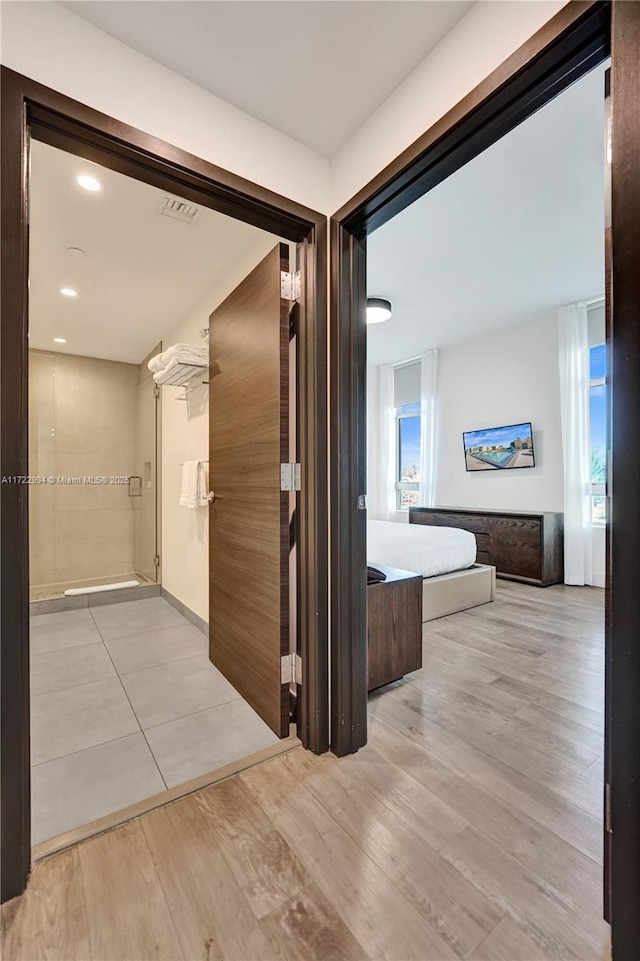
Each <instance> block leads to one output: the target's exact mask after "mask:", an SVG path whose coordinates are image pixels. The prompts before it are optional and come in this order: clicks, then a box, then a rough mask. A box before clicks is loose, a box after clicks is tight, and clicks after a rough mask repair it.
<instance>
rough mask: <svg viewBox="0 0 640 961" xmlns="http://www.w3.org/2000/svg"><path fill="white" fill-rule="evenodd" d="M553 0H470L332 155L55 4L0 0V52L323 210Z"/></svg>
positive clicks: (451, 99)
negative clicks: (470, 5)
mask: <svg viewBox="0 0 640 961" xmlns="http://www.w3.org/2000/svg"><path fill="white" fill-rule="evenodd" d="M562 6H564V0H509V2H502V0H500V2H495V0H479V2H478V3H476V5H475V6H474V7H473V8H472V9H471V10H470V11H469V13H468V14H467V15H466V16H465V17H463V19H462V20H461V21H460V22H459V23H458V24H457V25H456V27H455V28H454V29H453V30H452V31H451V33H450V34H448V35H447V36H446V37H445V38H444V39H443V40H442V42H441V43H440V44H438V46H437V47H436V48H435V49H434V50H433V51H432V52H431V54H430V55H429V56H428V57H426V58H425V60H424V61H423V62H422V63H421V64H420V65H419V66H418V67H417V68H416V69H415V70H414V71H413V72H412V73H411V74H410V75H409V77H407V79H406V80H405V81H404V82H403V83H402V84H400V86H399V87H398V88H397V89H396V90H395V91H394V92H393V94H391V96H390V97H388V98H387V100H385V102H384V103H383V104H381V105H380V107H379V108H378V110H377V111H376V112H375V113H374V114H373V115H372V116H371V117H370V118H369V119H368V120H367V121H366V122H365V123H364V124H363V125H362V126H361V127H360V129H359V130H357V131H356V132H355V133H354V134H353V135H352V137H351V138H350V139H349V140H348V141H347V143H346V144H345V145H344V146H343V147H342V149H341V150H340V151H339V152H338V154H337V155H336V157H335V158H334V159H333V162H332V163H330V161H329V160H327V158H326V157H322V156H321V155H320V154H318V153H316V152H315V151H313V150H310V149H309V148H308V147H305V146H303V145H302V144H301V143H299V142H298V141H296V140H294V139H293V138H291V137H288V136H287V135H285V134H283V133H280V132H279V131H277V130H274V129H273V128H272V127H270V126H268V125H267V124H264V123H262V122H261V121H259V120H256V119H255V118H253V117H251V116H249V115H248V114H246V113H244V112H243V111H242V110H239V109H238V108H236V107H233V106H231V105H230V104H228V103H226V102H225V101H224V100H221V99H220V98H219V97H216V96H214V95H213V94H210V93H208V92H207V91H205V90H203V89H202V88H201V87H199V86H197V85H196V84H194V83H191V82H190V81H188V80H186V79H184V78H183V77H180V76H179V75H178V74H176V73H174V72H173V71H171V70H169V69H167V68H165V67H163V66H161V65H160V64H158V63H156V62H155V61H153V60H151V59H150V58H148V57H145V56H144V55H143V54H140V53H138V52H137V51H135V50H133V49H131V48H130V47H127V46H126V45H125V44H122V43H120V42H119V41H118V40H115V39H114V38H113V37H110V36H109V35H108V34H106V33H103V32H102V31H101V30H98V29H97V28H96V27H94V26H92V25H91V24H89V23H87V22H86V21H84V20H82V19H81V18H80V17H77V16H75V15H74V14H72V13H71V12H70V11H69V10H66V9H65V8H64V7H60V6H58V4H56V3H51V2H19V0H18V2H15V0H3V3H2V8H1V14H2V38H1V39H2V47H1V56H2V62H3V63H4V64H5V65H6V66H8V67H10V68H11V69H13V70H16V71H18V72H19V73H22V74H25V75H26V76H28V77H31V78H33V79H34V80H37V81H38V82H40V83H43V84H45V85H46V86H49V87H52V88H53V89H54V90H58V91H60V92H61V93H64V94H66V95H67V96H69V97H73V98H74V99H75V100H79V101H80V102H81V103H85V104H88V105H89V106H91V107H94V108H95V109H97V110H101V111H103V112H104V113H106V114H109V115H110V116H112V117H116V118H117V119H119V120H122V121H124V122H125V123H128V124H131V125H132V126H134V127H138V128H139V129H141V130H144V131H146V132H147V133H150V134H152V135H153V136H156V137H159V138H161V139H162V140H166V141H167V142H168V143H171V144H175V145H176V146H178V147H181V148H182V149H184V150H188V151H190V152H191V153H193V154H195V155H196V156H198V157H202V158H204V159H205V160H209V161H211V162H212V163H215V164H219V165H220V166H221V167H224V168H225V169H227V170H230V171H233V172H234V173H237V174H239V175H241V176H243V177H247V178H248V179H249V180H253V181H254V182H256V183H259V184H262V185H263V186H265V187H268V188H270V189H271V190H275V191H277V192H278V193H281V194H284V195H285V196H288V197H290V198H291V199H293V200H297V201H299V202H300V203H303V204H307V205H308V206H310V207H313V208H314V209H316V210H319V211H321V212H323V213H327V214H329V213H332V212H333V211H334V210H336V209H337V208H338V207H339V206H341V205H342V204H343V203H344V202H345V201H347V200H348V199H349V198H350V197H351V196H352V195H353V194H354V193H355V192H356V191H357V190H359V189H360V188H361V187H363V186H364V185H365V184H366V183H367V182H368V181H369V180H370V179H371V178H372V177H374V176H375V175H376V174H377V173H378V172H379V171H380V170H382V169H383V168H384V167H385V166H386V165H387V164H388V163H389V162H390V161H391V160H393V159H394V157H396V156H397V155H398V154H399V153H400V152H401V151H402V150H404V149H405V148H406V147H408V146H409V145H410V144H411V143H412V142H413V141H414V140H416V139H417V137H419V136H420V135H421V134H422V133H424V131H425V130H427V129H428V127H430V126H431V125H432V124H433V123H435V122H436V121H437V120H438V119H439V118H440V117H441V116H442V115H443V114H444V113H446V112H447V110H449V109H450V108H451V107H452V106H454V105H455V104H456V103H457V102H458V101H459V100H460V99H461V98H462V97H464V96H465V95H466V94H467V93H469V91H470V90H472V89H473V88H474V87H475V86H476V85H477V84H478V83H480V82H481V81H482V80H483V79H484V78H485V77H486V76H487V75H488V74H489V73H490V72H491V71H492V70H494V69H495V68H496V67H498V66H499V65H500V64H501V63H502V62H503V60H505V59H506V58H507V57H508V56H509V55H510V54H511V53H513V52H514V50H516V49H517V48H518V47H519V46H520V45H521V44H523V43H524V42H525V41H526V40H527V39H528V38H529V37H530V36H531V35H532V34H533V33H535V32H536V30H538V29H539V28H540V27H541V26H543V25H544V23H546V21H547V20H549V19H550V18H551V17H552V16H553V15H554V14H555V13H556V12H557V11H558V10H559V9H560V8H561V7H562ZM480 39H481V42H480ZM327 69H329V66H327Z"/></svg>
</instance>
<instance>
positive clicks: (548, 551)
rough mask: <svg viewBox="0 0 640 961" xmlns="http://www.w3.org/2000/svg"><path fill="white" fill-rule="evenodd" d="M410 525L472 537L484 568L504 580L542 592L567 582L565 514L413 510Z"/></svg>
mask: <svg viewBox="0 0 640 961" xmlns="http://www.w3.org/2000/svg"><path fill="white" fill-rule="evenodd" d="M409 522H410V523H411V524H429V525H431V526H434V527H460V528H463V529H464V530H467V531H471V533H472V534H474V535H475V538H476V545H477V551H478V553H477V561H478V563H479V564H492V565H493V566H494V567H495V569H496V574H497V576H498V577H504V578H506V579H508V580H512V581H523V582H524V583H525V584H536V585H537V586H538V587H548V586H549V584H560V583H562V581H563V580H564V534H563V532H564V515H563V514H557V513H553V512H548V511H545V512H541V513H537V512H531V513H527V512H524V511H479V510H464V509H463V508H459V507H411V508H410V509H409Z"/></svg>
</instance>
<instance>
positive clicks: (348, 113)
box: [62, 0, 473, 157]
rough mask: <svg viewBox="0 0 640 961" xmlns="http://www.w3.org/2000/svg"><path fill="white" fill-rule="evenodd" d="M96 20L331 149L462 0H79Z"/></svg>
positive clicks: (462, 7)
mask: <svg viewBox="0 0 640 961" xmlns="http://www.w3.org/2000/svg"><path fill="white" fill-rule="evenodd" d="M62 5H63V6H65V7H66V8H67V9H69V10H71V11H72V12H73V13H75V14H77V15H78V16H80V17H82V18H83V19H85V20H87V21H89V22H90V23H92V24H93V25H94V26H96V27H98V28H99V29H101V30H103V31H104V32H106V33H108V34H110V35H111V36H113V37H115V38H116V39H117V40H120V41H121V42H122V43H125V44H127V45H128V46H130V47H133V49H134V50H137V51H138V52H140V53H143V54H145V55H146V56H148V57H151V58H152V59H154V60H156V61H158V62H159V63H161V64H163V65H164V66H166V67H169V68H170V69H171V70H174V71H175V72H176V73H179V74H181V75H182V76H184V77H187V78H188V79H189V80H192V81H193V82H194V83H197V84H199V85H200V86H201V87H204V88H205V90H209V91H210V92H211V93H214V94H216V95H217V96H219V97H222V98H223V99H224V100H226V101H228V102H229V103H232V104H234V105H235V106H236V107H240V108H241V109H242V110H244V111H245V112H246V113H249V114H251V115H252V116H253V117H256V118H258V119H259V120H262V121H264V122H265V123H267V124H269V125H270V126H272V127H275V128H276V129H277V130H280V131H282V132H283V133H286V134H289V135H290V136H291V137H294V138H295V139H296V140H300V141H301V142H302V143H304V144H306V145H307V146H309V147H311V148H312V149H314V150H317V151H318V152H319V153H321V154H324V155H325V156H328V157H331V156H333V155H334V154H335V153H336V151H337V150H338V148H339V147H340V146H341V145H342V144H343V143H344V141H345V140H346V139H347V138H348V137H349V136H350V135H351V134H353V133H354V132H355V131H356V130H357V129H358V127H360V126H361V125H362V123H364V121H365V120H367V119H368V117H369V116H370V115H371V114H372V113H373V112H374V111H375V110H376V109H377V107H379V106H380V104H381V103H382V102H383V101H384V100H385V99H386V98H387V97H388V96H389V94H390V93H392V92H393V90H395V88H396V87H397V86H398V85H399V84H400V83H401V82H402V81H403V80H404V79H405V78H406V77H407V76H408V75H409V73H411V71H412V70H413V69H414V68H415V67H416V66H417V65H418V64H419V63H420V61H421V60H423V59H424V58H425V57H426V56H427V54H428V53H430V51H431V50H433V48H434V47H435V46H436V45H437V44H438V43H439V42H440V40H442V38H443V37H444V36H445V35H446V34H447V33H448V32H449V31H450V30H451V29H452V28H453V26H454V25H455V24H456V23H457V22H458V21H459V20H461V19H462V17H463V16H464V15H465V13H467V11H468V10H469V9H470V8H471V7H472V6H473V3H472V2H467V0H373V2H370V0H304V2H287V0H243V2H239V0H196V2H192V0H161V2H156V0H92V2H86V0H80V2H74V0H69V2H64V3H63V4H62Z"/></svg>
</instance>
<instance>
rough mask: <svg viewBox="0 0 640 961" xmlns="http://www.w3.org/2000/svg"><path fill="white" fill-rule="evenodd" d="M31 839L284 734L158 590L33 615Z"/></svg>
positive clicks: (200, 771) (176, 781)
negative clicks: (133, 598)
mask: <svg viewBox="0 0 640 961" xmlns="http://www.w3.org/2000/svg"><path fill="white" fill-rule="evenodd" d="M31 694H32V697H31V713H32V719H31V763H32V832H33V844H38V843H39V842H41V841H45V840H48V839H49V838H52V837H55V836H56V835H58V834H62V833H63V832H65V831H68V830H70V829H71V828H74V827H78V826H80V825H82V824H86V823H87V822H88V821H93V820H94V819H96V818H99V817H103V816H104V815H105V814H109V813H111V812H112V811H117V810H118V809H120V808H123V807H126V806H127V805H129V804H133V803H134V802H135V801H140V800H143V799H144V798H146V797H150V796H151V795H153V794H157V793H158V792H159V791H164V790H165V789H166V788H170V787H174V786H175V785H177V784H181V783H182V782H183V781H187V780H189V779H190V778H193V777H197V776H198V775H200V774H206V773H207V772H209V771H212V770H215V768H217V767H221V766H222V765H224V764H228V763H229V762H231V761H233V760H237V759H238V758H241V757H244V756H246V755H248V754H252V753H253V752H254V751H259V750H261V749H262V748H264V747H268V746H269V745H271V744H274V743H275V742H276V741H277V738H276V737H275V735H274V734H273V733H272V732H271V731H270V730H269V728H268V727H267V726H266V724H264V723H263V721H262V720H261V719H260V718H259V717H258V715H257V714H256V713H255V711H253V709H252V708H251V707H249V705H248V704H247V703H246V701H244V700H243V699H242V698H241V697H240V695H239V694H238V693H237V692H236V690H235V688H233V687H232V686H231V684H229V682H228V681H227V680H226V679H225V678H224V677H223V676H222V674H221V673H220V672H219V671H218V670H217V669H216V668H215V667H214V666H213V665H212V664H211V663H210V662H209V658H208V654H207V639H206V637H205V636H204V634H202V633H201V632H200V631H199V630H198V629H197V628H196V627H194V626H193V625H192V624H191V623H189V621H187V620H186V618H184V617H183V616H182V614H179V613H178V611H176V610H175V609H174V608H173V607H171V606H170V605H169V604H168V603H167V602H166V601H165V600H164V599H163V598H161V597H151V598H145V599H141V600H136V601H126V602H124V603H119V604H109V605H107V606H105V607H93V608H83V609H81V610H76V611H64V612H60V613H56V614H40V615H36V616H34V617H32V618H31Z"/></svg>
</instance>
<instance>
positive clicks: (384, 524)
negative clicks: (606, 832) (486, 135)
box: [367, 66, 606, 956]
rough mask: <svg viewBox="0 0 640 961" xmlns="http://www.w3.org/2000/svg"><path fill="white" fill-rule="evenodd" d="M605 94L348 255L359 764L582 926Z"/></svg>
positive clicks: (596, 769)
mask: <svg viewBox="0 0 640 961" xmlns="http://www.w3.org/2000/svg"><path fill="white" fill-rule="evenodd" d="M604 75H605V66H602V67H600V68H598V69H596V70H594V71H593V72H591V73H590V74H588V75H586V76H585V77H584V78H583V79H582V80H580V81H579V82H578V83H576V84H574V85H573V86H572V87H571V88H569V89H568V90H567V91H566V92H565V93H563V94H562V95H561V96H559V97H558V98H557V99H556V100H554V101H552V102H551V103H549V104H548V105H547V106H545V107H544V108H543V109H542V110H540V111H539V112H538V113H536V114H534V115H533V116H532V117H530V118H529V119H528V120H527V121H525V122H524V123H523V124H521V125H520V126H519V127H517V128H515V129H514V130H513V131H512V132H511V133H510V134H508V135H507V136H505V137H504V138H503V139H502V140H500V141H498V142H497V143H496V144H495V145H494V146H493V147H490V148H489V149H488V150H486V151H485V152H484V153H483V154H481V155H480V156H478V157H477V158H476V159H475V160H474V161H472V162H471V163H469V164H467V165H466V166H465V167H463V168H461V169H460V170H459V171H458V172H457V173H456V174H454V175H452V176H451V177H449V178H448V179H447V180H445V181H444V182H442V183H441V184H440V185H439V186H437V187H435V188H434V189H433V190H431V191H430V192H428V193H427V194H425V195H424V196H423V197H422V198H421V199H420V200H418V201H416V202H415V203H413V204H412V205H411V206H409V207H407V208H406V209H405V210H404V211H403V212H402V213H400V214H398V215H396V216H395V217H394V218H393V219H392V220H390V221H389V222H388V223H387V224H385V225H384V226H382V227H380V228H379V229H378V230H376V231H374V232H373V234H372V235H371V236H370V237H369V239H368V244H367V294H368V298H374V299H375V300H377V303H371V301H370V302H369V303H370V306H373V307H377V308H378V311H379V310H380V308H385V307H386V308H387V309H386V311H385V313H386V315H387V316H386V319H385V320H383V321H382V322H377V321H378V320H379V317H380V315H378V317H376V316H375V314H374V315H373V316H368V328H367V443H368V459H367V473H368V478H367V480H368V494H367V508H368V549H367V561H368V564H369V565H371V566H373V567H374V568H376V569H382V571H383V573H386V574H387V579H386V581H382V582H378V583H372V582H370V583H369V586H368V588H367V594H368V613H369V691H370V695H369V744H370V745H371V747H372V748H373V750H374V751H375V752H376V754H379V755H382V756H383V757H384V758H385V759H387V760H392V762H393V763H394V764H396V765H397V766H398V768H400V769H401V770H403V771H405V772H408V771H410V772H411V774H412V776H414V777H416V776H418V775H419V777H420V780H421V781H422V783H423V784H424V785H425V787H428V789H429V790H430V791H432V792H433V793H434V794H435V795H436V796H437V797H438V799H439V800H441V801H444V802H445V803H448V804H451V805H453V806H454V807H455V809H456V810H457V811H458V813H460V814H462V815H463V816H465V817H467V818H468V819H469V821H470V822H471V823H472V824H473V826H474V829H477V830H479V831H481V832H482V833H483V834H485V835H488V836H490V837H491V843H490V844H488V845H487V848H486V851H485V854H484V855H483V857H482V858H480V861H482V860H484V859H485V858H487V859H488V858H491V857H496V858H497V857H498V856H500V857H502V856H503V855H504V850H505V849H506V850H507V851H508V852H509V854H510V855H512V856H514V857H516V858H517V859H518V860H519V861H522V862H524V864H525V865H526V866H527V867H528V868H529V869H531V870H533V871H534V872H535V873H537V874H538V875H539V876H541V877H542V878H544V880H545V882H548V883H549V884H551V885H552V886H553V888H554V889H555V890H556V891H559V892H561V893H562V894H563V895H565V896H567V897H568V898H569V899H570V900H571V901H572V902H573V903H574V904H575V905H578V906H580V907H581V908H582V909H583V910H584V911H585V914H586V915H589V916H590V918H591V919H595V918H598V917H599V911H600V897H601V888H600V883H601V874H600V871H601V861H602V850H601V849H602V816H601V799H602V776H603V735H602V731H603V726H604V716H603V675H604V650H603V645H604V590H603V588H604V585H605V562H606V559H605V538H606V488H605V481H606V466H605V465H606V385H605V369H606V358H605V346H604V345H605V340H606V335H605V309H604V289H605V261H604V246H603V236H604V226H605V205H604V184H605V99H604V89H605V76H604ZM525 182H526V183H527V190H526V191H525V190H523V184H524V183H525ZM470 212H471V213H472V216H470ZM523 224H526V230H525V229H523ZM380 301H387V302H388V304H384V303H380ZM389 312H391V314H390V316H389ZM576 351H578V352H579V356H580V364H579V365H578V367H579V371H578V374H576V376H574V377H573V378H572V377H571V376H570V374H571V371H572V370H573V372H574V373H575V370H574V369H573V368H569V366H568V364H567V358H568V357H570V356H575V352H576ZM492 458H493V460H494V462H493V463H491V464H489V465H488V464H487V460H491V459H492ZM479 460H483V461H484V462H483V463H478V461H479ZM496 461H497V463H496ZM478 468H482V469H478ZM510 468H515V469H510ZM425 537H426V538H427V541H426V542H425ZM563 541H564V543H563ZM474 562H475V563H474ZM390 569H391V570H390ZM393 569H396V570H393ZM398 569H399V570H398ZM403 572H404V573H403ZM495 574H497V577H495V576H494V575H495ZM383 592H386V594H383ZM421 608H422V610H421ZM421 621H422V623H420V622H421ZM452 771H453V772H457V775H456V776H457V777H458V779H459V780H458V781H455V779H454V778H453V776H452V773H451V772H452ZM454 783H456V784H457V787H455V789H454ZM558 807H560V808H561V809H562V811H563V818H562V819H559V818H558V816H557V811H558ZM492 808H493V809H494V810H493V812H492ZM495 812H498V813H495ZM561 821H562V823H561ZM540 824H543V825H544V829H543V830H541V829H540ZM506 825H508V826H509V827H506ZM532 832H533V834H532ZM534 836H535V837H536V838H537V840H536V842H535V843H536V844H537V845H538V850H537V851H536V852H534V850H533V847H531V839H532V837H534ZM485 840H486V839H485ZM498 852H499V855H498ZM480 861H479V862H478V871H480V872H482V870H483V868H482V867H481V866H480ZM569 865H572V867H571V868H569V867H568V866H569ZM578 872H582V880H579V879H578V876H577V875H578ZM594 930H595V927H594ZM580 956H582V955H580Z"/></svg>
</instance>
